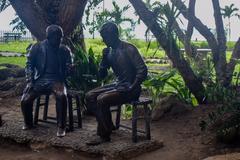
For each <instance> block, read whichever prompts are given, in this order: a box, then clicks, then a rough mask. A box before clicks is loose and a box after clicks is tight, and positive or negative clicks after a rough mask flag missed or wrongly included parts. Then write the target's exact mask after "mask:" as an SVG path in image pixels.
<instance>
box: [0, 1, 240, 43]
mask: <svg viewBox="0 0 240 160" xmlns="http://www.w3.org/2000/svg"><path fill="white" fill-rule="evenodd" d="M116 1H117V3H118V4H119V5H120V6H124V5H130V4H129V2H128V0H116ZM159 1H161V2H166V1H167V0H159ZM211 1H212V0H196V16H197V17H198V18H199V19H200V20H201V21H202V22H203V23H204V24H205V25H207V26H208V27H209V28H215V24H214V19H213V10H212V3H211ZM219 1H220V5H221V7H222V8H223V7H224V6H225V5H230V4H231V3H233V4H234V6H235V7H237V8H239V9H240V0H219ZM111 2H112V0H105V8H107V9H110V10H111V9H112V4H111ZM239 14H240V11H239ZM124 16H126V17H132V18H134V19H137V17H136V16H135V15H134V9H133V8H132V7H131V8H130V9H129V11H128V12H127V13H126V14H125V15H124ZM14 17H15V11H14V9H13V8H12V7H8V8H7V9H6V10H5V11H4V12H2V13H0V31H1V30H11V29H12V26H10V25H9V23H10V22H11V20H12V19H13V18H14ZM180 19H181V20H182V21H183V22H184V26H186V25H187V23H186V20H184V18H183V17H180ZM224 22H225V24H227V20H224ZM231 26H232V27H231V30H232V34H231V40H232V41H236V40H237V39H238V37H240V20H239V19H238V18H236V17H233V18H232V19H231ZM145 30H146V26H145V25H144V24H143V23H141V24H140V25H138V26H137V27H136V30H135V32H134V34H135V35H136V37H137V38H141V39H143V38H144V33H145ZM85 37H91V35H90V34H89V33H88V32H87V30H86V31H85ZM196 38H197V39H198V40H204V38H203V37H202V36H201V35H200V34H199V33H198V32H197V31H196V30H195V31H194V34H193V37H192V39H194V40H195V39H196Z"/></svg>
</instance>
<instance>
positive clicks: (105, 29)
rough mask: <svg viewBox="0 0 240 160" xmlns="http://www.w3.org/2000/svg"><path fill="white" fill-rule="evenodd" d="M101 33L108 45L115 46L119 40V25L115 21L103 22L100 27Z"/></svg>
mask: <svg viewBox="0 0 240 160" xmlns="http://www.w3.org/2000/svg"><path fill="white" fill-rule="evenodd" d="M100 34H101V37H102V38H103V42H104V43H105V44H106V45H107V46H108V47H113V46H114V45H115V44H116V42H117V41H118V40H119V32H118V27H117V25H116V24H115V23H113V22H106V23H105V24H103V25H102V27H101V29H100Z"/></svg>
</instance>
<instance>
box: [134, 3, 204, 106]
mask: <svg viewBox="0 0 240 160" xmlns="http://www.w3.org/2000/svg"><path fill="white" fill-rule="evenodd" d="M129 1H130V3H131V4H132V5H133V7H134V8H135V10H136V12H137V14H138V15H139V16H140V18H141V20H142V21H143V22H144V23H145V25H146V26H147V27H148V28H149V29H150V30H151V32H152V33H153V34H154V36H155V37H156V39H157V41H158V42H159V44H160V45H161V47H162V48H163V49H164V50H165V51H166V53H167V55H168V57H169V58H170V60H171V61H172V63H173V65H174V67H176V68H177V69H178V71H179V72H180V74H181V76H182V77H183V79H184V82H185V83H186V85H187V87H188V88H189V89H190V91H191V92H192V93H193V95H194V96H195V97H196V99H197V100H198V102H199V103H203V102H204V86H203V85H202V82H201V80H200V79H198V77H197V76H196V75H195V74H194V72H193V71H192V69H191V67H190V65H189V64H188V63H187V61H186V60H185V59H184V58H183V56H181V55H180V51H179V49H178V47H177V45H176V43H175V41H174V40H173V39H172V38H171V37H169V36H167V34H166V33H165V31H164V30H163V29H162V28H161V27H160V25H159V24H158V23H157V19H156V16H154V13H153V12H151V11H150V10H148V9H147V7H146V6H145V4H144V3H143V1H142V0H129Z"/></svg>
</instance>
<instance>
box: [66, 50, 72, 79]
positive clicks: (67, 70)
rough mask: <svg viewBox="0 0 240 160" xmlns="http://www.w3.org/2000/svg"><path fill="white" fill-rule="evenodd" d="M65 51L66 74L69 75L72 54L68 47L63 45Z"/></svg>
mask: <svg viewBox="0 0 240 160" xmlns="http://www.w3.org/2000/svg"><path fill="white" fill-rule="evenodd" d="M65 53H66V76H69V75H70V74H71V73H72V72H73V68H74V66H73V54H72V51H71V49H70V48H69V47H65Z"/></svg>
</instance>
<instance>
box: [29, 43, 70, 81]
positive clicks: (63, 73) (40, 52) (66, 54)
mask: <svg viewBox="0 0 240 160" xmlns="http://www.w3.org/2000/svg"><path fill="white" fill-rule="evenodd" d="M47 43H48V42H47V40H44V41H42V42H39V43H36V44H34V45H33V46H32V47H31V48H30V49H29V52H28V53H27V62H26V68H25V73H26V80H27V82H28V83H34V82H35V81H36V80H37V79H39V78H40V77H41V76H42V75H43V74H44V72H45V67H46V54H47V45H48V44H47ZM57 55H58V59H57V60H58V62H59V74H60V77H61V79H60V81H62V82H65V80H66V77H67V76H68V74H69V72H70V70H69V66H71V65H72V58H71V57H72V56H71V51H70V49H69V48H68V47H66V46H65V45H60V47H59V49H58V53H57Z"/></svg>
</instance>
